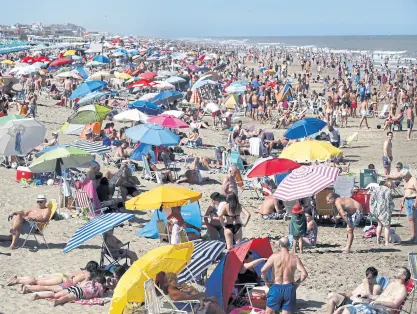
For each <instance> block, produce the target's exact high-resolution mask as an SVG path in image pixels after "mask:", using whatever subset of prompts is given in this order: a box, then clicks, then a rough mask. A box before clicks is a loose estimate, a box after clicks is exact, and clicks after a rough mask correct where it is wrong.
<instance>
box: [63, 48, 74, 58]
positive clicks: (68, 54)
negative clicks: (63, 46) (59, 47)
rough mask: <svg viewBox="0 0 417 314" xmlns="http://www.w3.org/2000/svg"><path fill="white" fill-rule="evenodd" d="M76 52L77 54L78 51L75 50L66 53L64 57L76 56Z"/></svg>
mask: <svg viewBox="0 0 417 314" xmlns="http://www.w3.org/2000/svg"><path fill="white" fill-rule="evenodd" d="M76 52H77V50H74V49H70V50H67V51H65V53H64V57H68V56H73V55H75V53H76Z"/></svg>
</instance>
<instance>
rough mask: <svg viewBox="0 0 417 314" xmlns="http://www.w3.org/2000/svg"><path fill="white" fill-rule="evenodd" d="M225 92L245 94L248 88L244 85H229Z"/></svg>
mask: <svg viewBox="0 0 417 314" xmlns="http://www.w3.org/2000/svg"><path fill="white" fill-rule="evenodd" d="M225 91H226V92H227V93H236V94H239V93H243V92H245V91H246V86H243V85H229V86H228V87H226V89H225Z"/></svg>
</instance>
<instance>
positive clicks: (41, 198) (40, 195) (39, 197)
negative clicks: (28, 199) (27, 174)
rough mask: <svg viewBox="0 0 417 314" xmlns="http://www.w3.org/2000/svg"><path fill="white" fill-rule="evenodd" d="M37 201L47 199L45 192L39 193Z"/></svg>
mask: <svg viewBox="0 0 417 314" xmlns="http://www.w3.org/2000/svg"><path fill="white" fill-rule="evenodd" d="M36 201H46V196H45V194H39V195H38V197H37V198H36Z"/></svg>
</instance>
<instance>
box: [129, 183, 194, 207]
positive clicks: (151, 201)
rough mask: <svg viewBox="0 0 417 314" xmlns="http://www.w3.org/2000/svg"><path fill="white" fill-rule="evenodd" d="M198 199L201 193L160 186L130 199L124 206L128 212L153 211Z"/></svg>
mask: <svg viewBox="0 0 417 314" xmlns="http://www.w3.org/2000/svg"><path fill="white" fill-rule="evenodd" d="M200 198H201V192H197V191H193V190H187V189H184V188H178V187H173V186H167V185H162V186H159V187H157V188H154V189H152V190H150V191H147V192H144V193H142V194H140V195H138V196H135V197H133V198H131V199H130V200H128V201H127V202H126V203H125V205H126V209H130V210H135V209H137V210H154V209H155V208H160V207H161V206H162V207H164V208H170V207H177V206H183V205H185V204H188V203H193V202H195V201H198V200H199V199H200Z"/></svg>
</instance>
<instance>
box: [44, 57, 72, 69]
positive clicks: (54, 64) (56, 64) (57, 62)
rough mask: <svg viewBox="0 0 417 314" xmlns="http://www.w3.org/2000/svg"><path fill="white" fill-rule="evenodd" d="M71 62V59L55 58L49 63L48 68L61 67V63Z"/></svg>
mask: <svg viewBox="0 0 417 314" xmlns="http://www.w3.org/2000/svg"><path fill="white" fill-rule="evenodd" d="M72 62H73V61H72V60H71V59H67V58H60V59H55V60H54V61H52V62H51V63H49V65H48V67H49V68H53V67H62V66H63V65H67V64H71V63H72Z"/></svg>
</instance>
